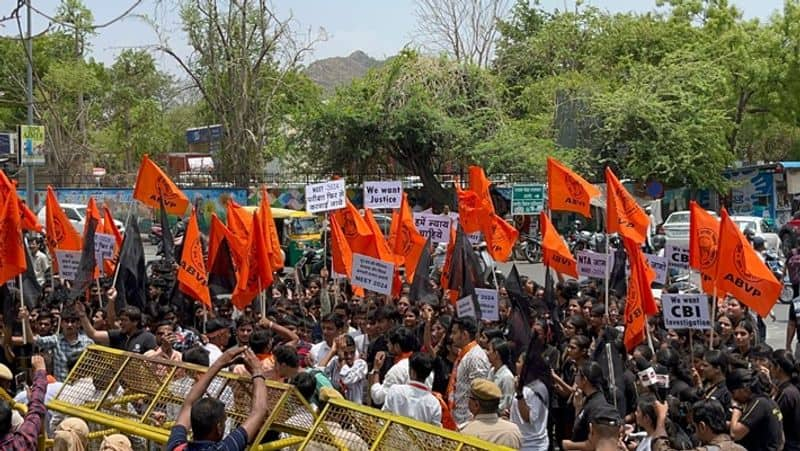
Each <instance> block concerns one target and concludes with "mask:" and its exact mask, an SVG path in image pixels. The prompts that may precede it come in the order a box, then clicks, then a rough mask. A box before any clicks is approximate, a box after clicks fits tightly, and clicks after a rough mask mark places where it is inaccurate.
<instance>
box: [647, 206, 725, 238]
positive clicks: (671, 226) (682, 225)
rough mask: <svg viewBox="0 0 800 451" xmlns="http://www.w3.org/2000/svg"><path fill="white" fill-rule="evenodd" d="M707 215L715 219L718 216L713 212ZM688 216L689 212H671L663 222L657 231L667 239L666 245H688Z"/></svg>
mask: <svg viewBox="0 0 800 451" xmlns="http://www.w3.org/2000/svg"><path fill="white" fill-rule="evenodd" d="M708 213H709V214H711V215H712V216H714V217H715V218H719V215H717V213H715V212H713V211H709V212H708ZM689 214H690V213H689V210H681V211H675V212H672V213H671V214H670V215H669V216H667V220H666V221H664V224H662V225H661V229H660V230H659V231H663V233H664V235H665V236H666V237H667V243H669V244H677V245H684V246H686V245H688V244H689Z"/></svg>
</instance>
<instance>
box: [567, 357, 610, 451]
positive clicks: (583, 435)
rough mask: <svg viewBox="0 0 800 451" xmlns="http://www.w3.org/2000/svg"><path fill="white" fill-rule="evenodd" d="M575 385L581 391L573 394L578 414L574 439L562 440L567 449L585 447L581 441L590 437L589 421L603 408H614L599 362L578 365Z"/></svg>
mask: <svg viewBox="0 0 800 451" xmlns="http://www.w3.org/2000/svg"><path fill="white" fill-rule="evenodd" d="M575 386H577V387H578V390H579V393H576V394H575V395H574V396H573V405H574V406H575V410H576V411H578V415H577V417H576V418H575V426H574V427H573V428H572V440H564V441H563V442H562V448H563V449H565V450H572V449H583V448H584V446H582V445H581V442H585V441H587V440H588V439H589V423H591V422H592V421H593V420H594V419H595V416H596V414H597V413H598V412H599V411H601V410H602V409H607V408H609V407H611V408H613V406H611V404H609V402H608V400H607V397H606V392H607V391H608V385H607V382H606V380H605V379H604V378H603V370H602V369H601V368H600V365H599V364H598V363H597V362H592V361H586V362H584V363H583V364H582V365H580V366H579V367H578V371H577V373H575ZM584 445H585V444H584Z"/></svg>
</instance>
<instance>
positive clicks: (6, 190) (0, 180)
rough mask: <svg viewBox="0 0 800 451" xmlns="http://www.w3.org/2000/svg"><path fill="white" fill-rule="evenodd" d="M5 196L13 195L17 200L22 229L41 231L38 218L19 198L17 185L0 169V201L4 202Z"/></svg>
mask: <svg viewBox="0 0 800 451" xmlns="http://www.w3.org/2000/svg"><path fill="white" fill-rule="evenodd" d="M7 196H13V197H14V199H16V200H17V205H18V208H19V212H20V216H21V217H22V222H21V224H22V229H23V230H28V231H32V232H41V231H42V225H41V224H39V219H38V218H37V217H36V215H35V214H34V213H33V212H32V211H31V209H30V208H28V206H27V205H26V204H25V202H23V201H22V199H20V198H19V196H18V195H17V187H16V185H14V182H12V181H11V180H9V178H8V177H6V174H5V173H4V172H3V171H2V170H0V202H4V201H5V199H6V197H7Z"/></svg>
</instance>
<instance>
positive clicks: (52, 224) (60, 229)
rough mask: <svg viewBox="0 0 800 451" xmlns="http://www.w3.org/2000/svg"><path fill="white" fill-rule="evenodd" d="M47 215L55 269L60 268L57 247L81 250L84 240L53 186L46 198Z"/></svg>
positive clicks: (47, 234) (48, 239)
mask: <svg viewBox="0 0 800 451" xmlns="http://www.w3.org/2000/svg"><path fill="white" fill-rule="evenodd" d="M45 208H46V209H47V210H46V213H47V216H46V217H45V228H46V229H47V233H46V237H47V248H48V249H49V250H50V255H51V256H52V258H53V265H54V266H55V268H54V269H55V270H58V262H57V260H56V258H55V255H56V249H61V250H67V251H80V250H82V248H83V240H82V239H81V236H80V235H79V234H78V231H77V230H75V227H73V226H72V223H71V222H69V219H67V215H66V213H64V210H62V209H61V205H60V204H59V203H58V199H56V193H55V191H53V187H51V186H48V187H47V198H46V199H45Z"/></svg>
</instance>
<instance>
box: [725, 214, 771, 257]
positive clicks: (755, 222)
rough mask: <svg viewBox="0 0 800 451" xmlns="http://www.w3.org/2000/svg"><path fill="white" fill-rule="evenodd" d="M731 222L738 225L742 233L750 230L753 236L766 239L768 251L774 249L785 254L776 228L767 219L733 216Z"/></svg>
mask: <svg viewBox="0 0 800 451" xmlns="http://www.w3.org/2000/svg"><path fill="white" fill-rule="evenodd" d="M731 220H732V221H733V222H734V223H736V225H737V226H738V227H739V230H741V231H742V232H744V231H745V230H747V229H750V230H752V231H753V236H760V237H761V238H764V242H765V243H766V245H767V249H772V250H774V251H775V252H778V253H779V254H782V253H783V251H782V249H781V239H780V238H779V237H778V233H777V231H776V230H775V227H774V226H773V225H772V224H770V223H769V222H768V221H767V220H766V219H764V218H761V217H758V216H731Z"/></svg>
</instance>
